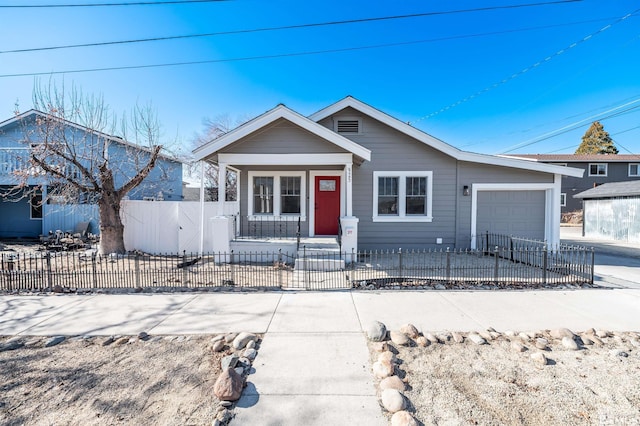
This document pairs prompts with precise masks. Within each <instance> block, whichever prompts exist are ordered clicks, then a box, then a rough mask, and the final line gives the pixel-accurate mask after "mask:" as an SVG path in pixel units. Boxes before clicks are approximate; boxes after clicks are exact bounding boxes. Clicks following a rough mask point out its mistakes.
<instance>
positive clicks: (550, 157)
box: [511, 154, 640, 213]
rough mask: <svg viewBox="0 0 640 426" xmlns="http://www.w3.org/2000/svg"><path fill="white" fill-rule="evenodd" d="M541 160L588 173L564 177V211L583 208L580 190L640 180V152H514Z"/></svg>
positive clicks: (527, 157)
mask: <svg viewBox="0 0 640 426" xmlns="http://www.w3.org/2000/svg"><path fill="white" fill-rule="evenodd" d="M511 157H518V158H525V159H528V160H533V161H537V162H539V163H547V164H555V165H560V166H569V167H574V168H577V169H582V170H584V176H582V177H574V176H569V177H566V178H565V179H563V180H562V192H561V195H560V202H561V204H562V213H567V212H573V211H576V210H581V209H582V203H581V202H580V200H579V199H577V198H573V196H574V195H576V194H578V193H579V192H582V191H585V190H587V189H589V188H593V187H595V186H598V185H602V184H605V183H609V182H624V181H639V180H640V155H634V154H589V155H576V154H514V155H512V156H511Z"/></svg>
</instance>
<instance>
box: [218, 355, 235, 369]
mask: <svg viewBox="0 0 640 426" xmlns="http://www.w3.org/2000/svg"><path fill="white" fill-rule="evenodd" d="M238 359H239V357H238V355H236V354H231V355H228V356H225V357H224V358H222V359H221V360H220V367H222V370H223V371H224V370H226V369H228V368H235V366H236V365H237V364H238Z"/></svg>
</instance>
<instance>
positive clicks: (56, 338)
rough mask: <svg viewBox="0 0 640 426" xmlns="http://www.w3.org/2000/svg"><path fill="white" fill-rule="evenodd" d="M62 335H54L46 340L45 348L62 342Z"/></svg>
mask: <svg viewBox="0 0 640 426" xmlns="http://www.w3.org/2000/svg"><path fill="white" fill-rule="evenodd" d="M64 339H65V337H64V336H54V337H52V338H51V339H49V340H47V343H45V344H44V347H45V348H50V347H51V346H55V345H59V344H60V343H62V342H64Z"/></svg>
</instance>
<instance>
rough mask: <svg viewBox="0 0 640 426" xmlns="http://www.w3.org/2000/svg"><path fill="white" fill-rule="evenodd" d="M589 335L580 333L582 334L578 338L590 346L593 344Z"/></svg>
mask: <svg viewBox="0 0 640 426" xmlns="http://www.w3.org/2000/svg"><path fill="white" fill-rule="evenodd" d="M591 337H592V336H591ZM591 337H590V336H587V335H582V336H580V340H582V344H583V345H585V346H591V345H593V340H591Z"/></svg>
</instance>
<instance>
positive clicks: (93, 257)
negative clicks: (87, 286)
mask: <svg viewBox="0 0 640 426" xmlns="http://www.w3.org/2000/svg"><path fill="white" fill-rule="evenodd" d="M96 256H97V254H96V253H91V285H92V287H93V288H96V287H97V280H98V271H97V267H96Z"/></svg>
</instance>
